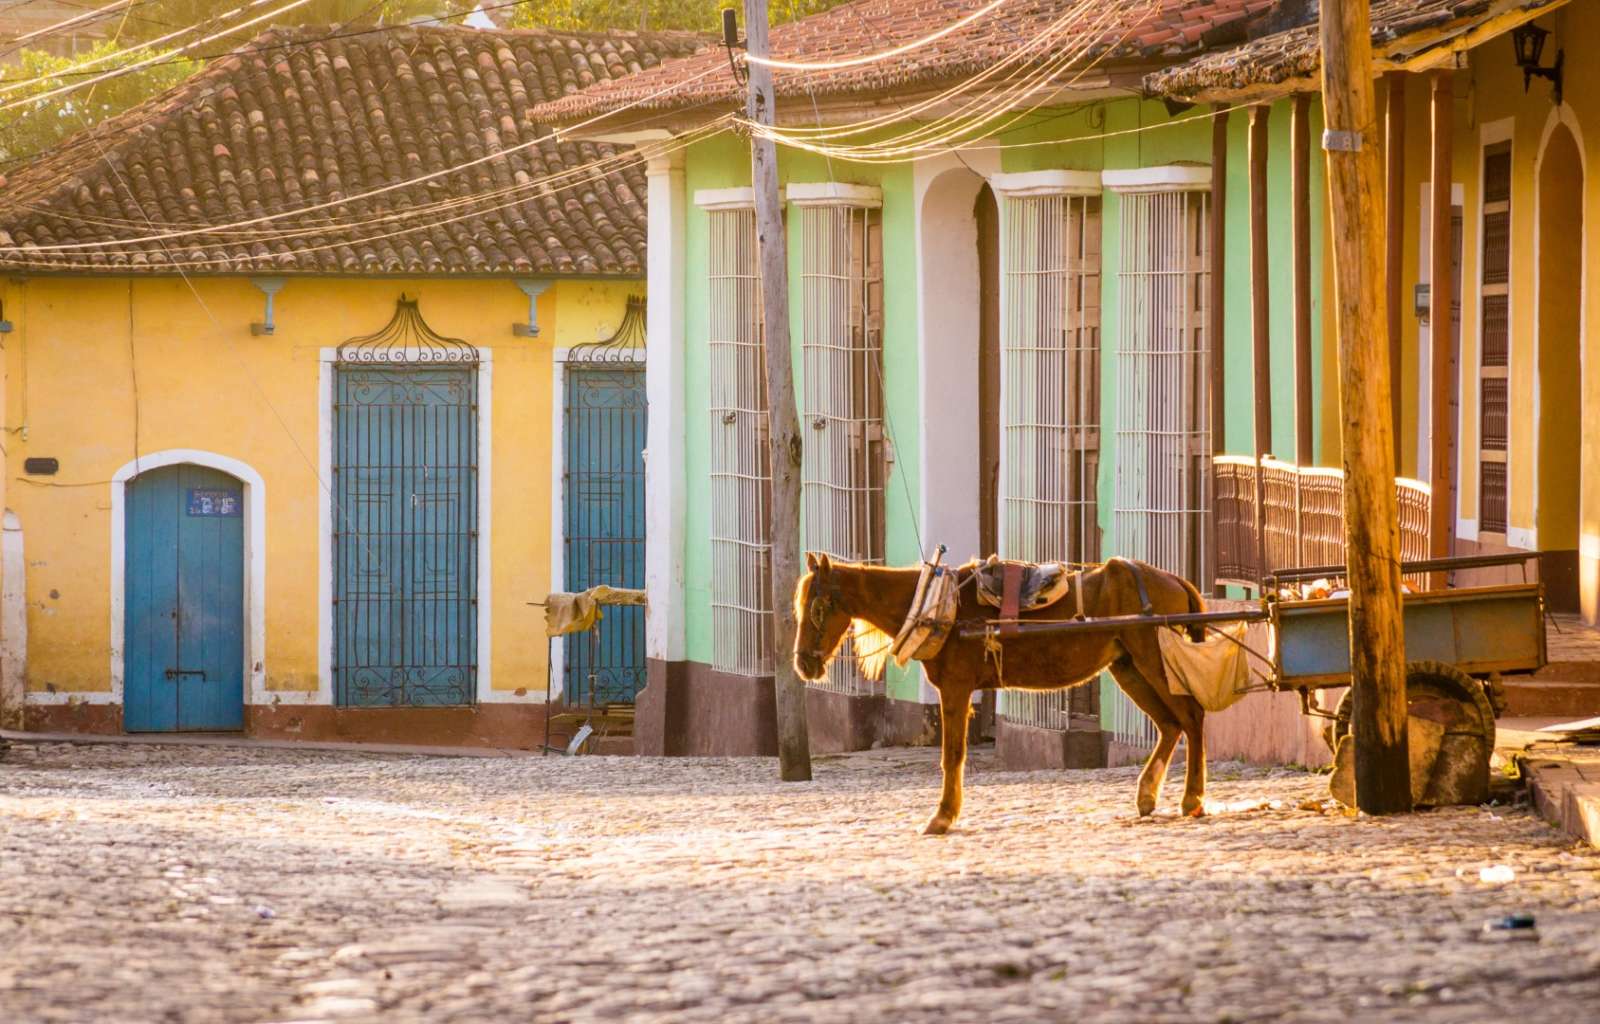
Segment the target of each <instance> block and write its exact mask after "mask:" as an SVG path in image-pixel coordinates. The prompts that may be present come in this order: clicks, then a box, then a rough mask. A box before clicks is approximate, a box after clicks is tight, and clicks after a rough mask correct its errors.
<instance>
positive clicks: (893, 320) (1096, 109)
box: [685, 99, 1337, 698]
mask: <svg viewBox="0 0 1600 1024" xmlns="http://www.w3.org/2000/svg"><path fill="white" fill-rule="evenodd" d="M1289 118H1290V115H1289V104H1288V102H1287V101H1285V102H1280V103H1278V104H1275V105H1274V106H1273V108H1272V110H1271V113H1270V115H1269V146H1270V148H1269V154H1268V167H1269V175H1268V189H1269V203H1270V214H1269V236H1270V239H1269V244H1270V246H1271V252H1270V259H1269V265H1270V267H1271V275H1272V276H1271V301H1270V308H1271V320H1272V399H1273V437H1272V445H1271V448H1272V451H1273V452H1274V453H1275V454H1278V455H1280V456H1281V457H1284V458H1292V457H1293V455H1294V363H1293V338H1292V333H1291V332H1292V312H1293V311H1292V308H1291V305H1290V301H1291V295H1290V289H1291V285H1292V282H1291V274H1292V268H1293V264H1292V261H1291V259H1290V256H1291V252H1290V248H1289V246H1290V203H1289V200H1290V181H1289ZM1321 130H1322V123H1321V108H1320V104H1318V103H1317V102H1315V101H1313V104H1312V123H1311V135H1312V138H1313V140H1315V139H1316V138H1318V137H1319V136H1320V134H1321ZM1247 136H1248V118H1247V115H1246V113H1245V112H1244V111H1242V110H1240V111H1235V112H1234V113H1233V114H1232V115H1231V116H1230V118H1229V125H1228V140H1229V146H1228V149H1229V152H1228V179H1227V210H1226V217H1227V225H1226V228H1227V245H1226V251H1225V253H1224V254H1223V260H1222V264H1221V266H1220V268H1218V269H1220V272H1221V273H1223V274H1224V277H1225V287H1224V293H1225V296H1226V302H1227V310H1228V315H1227V317H1226V325H1227V326H1226V331H1225V334H1224V338H1223V351H1224V373H1225V381H1226V382H1225V387H1224V390H1225V394H1224V396H1223V397H1222V399H1221V400H1222V401H1223V403H1224V406H1225V412H1224V421H1225V430H1224V436H1223V437H1222V438H1221V439H1219V443H1218V444H1217V449H1218V450H1219V451H1226V452H1235V453H1249V452H1250V451H1252V450H1253V439H1252V426H1251V423H1252V407H1253V385H1252V380H1253V372H1252V366H1251V324H1250V249H1249V239H1250V230H1249V229H1250V224H1249V191H1248V190H1249V180H1248V169H1249V153H1248V145H1247V141H1248V140H1247ZM995 143H996V144H998V145H999V146H1001V147H1002V149H1001V151H1000V152H1001V158H1000V159H1001V166H1002V168H1003V169H1004V170H1006V171H1029V170H1043V169H1051V168H1068V169H1074V170H1100V169H1123V168H1136V167H1146V166H1156V165H1161V164H1170V163H1182V162H1189V163H1206V164H1208V163H1210V161H1211V121H1210V119H1209V118H1207V117H1204V116H1197V112H1196V111H1189V112H1185V113H1183V114H1179V115H1178V116H1177V117H1176V118H1172V117H1170V116H1169V115H1168V114H1167V112H1166V109H1165V107H1164V106H1163V105H1162V104H1160V103H1157V102H1142V101H1137V100H1131V99H1130V100H1118V101H1114V102H1109V103H1095V104H1087V105H1083V106H1076V107H1071V108H1054V109H1047V110H1042V111H1038V112H1034V113H1031V114H1028V115H1026V116H1024V117H1023V118H1021V119H1019V121H1018V122H1016V123H1015V124H1013V125H1012V126H1010V127H1009V128H1008V130H1007V131H1006V132H1004V133H1003V134H1001V135H999V136H997V137H996V139H995ZM779 178H780V182H781V183H782V184H785V185H786V184H787V183H788V182H790V181H812V182H817V181H830V180H832V181H840V182H852V183H857V184H868V185H877V186H879V187H880V188H881V189H882V190H883V231H884V253H885V270H884V273H885V279H884V305H885V312H886V316H885V325H884V326H885V330H884V379H885V383H886V386H887V392H888V394H887V396H886V397H887V409H888V416H889V424H888V427H889V430H890V432H891V435H892V437H893V440H894V447H895V455H896V458H895V463H894V466H893V468H892V471H891V474H890V477H889V481H888V491H887V494H886V500H885V504H886V508H887V537H888V554H889V558H890V560H891V562H895V563H900V564H905V563H909V562H911V561H914V560H915V559H916V558H917V557H918V553H919V545H918V539H917V537H916V528H915V523H914V519H913V515H914V513H913V511H912V510H913V509H914V508H915V507H916V506H917V505H918V503H919V500H920V499H919V497H918V495H920V493H921V481H920V479H919V478H918V473H919V469H918V467H919V465H920V451H919V435H920V429H919V428H920V424H921V418H922V415H923V410H921V409H919V408H918V387H917V375H918V365H917V363H918V354H917V317H918V301H917V291H916V287H917V283H916V255H917V248H916V235H915V209H914V205H915V203H914V200H915V192H914V187H913V173H912V167H911V165H910V164H896V165H862V164H854V163H850V162H847V161H840V160H833V161H831V162H830V161H828V160H825V159H824V158H822V157H819V156H816V155H813V154H807V153H796V152H792V151H781V152H780V158H779ZM749 183H750V171H749V150H748V148H747V145H746V143H745V142H744V140H742V139H740V138H737V137H734V136H731V135H721V136H717V137H715V138H712V139H710V140H708V141H704V142H700V143H697V144H695V145H694V146H691V147H690V148H689V149H688V150H687V151H686V154H685V184H686V186H687V189H688V192H689V217H688V225H687V256H688V268H689V269H688V274H687V275H686V288H687V290H688V294H687V296H686V301H685V310H686V325H685V326H686V331H685V337H686V339H687V344H688V352H687V354H686V370H687V372H686V381H687V384H686V387H687V389H688V393H687V395H686V400H687V408H688V409H689V414H688V423H687V428H688V439H687V446H686V450H687V464H686V467H685V471H686V472H687V473H688V479H689V481H690V482H691V487H690V498H689V502H688V519H687V524H686V528H687V536H688V553H687V554H688V557H687V566H686V590H687V599H688V602H689V607H688V609H687V624H688V656H689V658H690V659H691V660H695V661H709V660H710V658H711V649H712V645H711V608H710V601H711V551H710V541H709V536H710V516H709V509H708V507H707V493H708V488H707V487H706V486H704V482H705V481H706V480H707V479H708V474H709V472H710V439H709V430H708V426H709V424H708V421H707V418H706V417H707V414H706V412H705V409H706V408H707V406H708V404H709V395H708V386H707V382H708V377H709V359H708V353H707V349H706V332H707V312H708V311H707V302H708V290H707V285H706V280H705V275H704V268H705V266H706V256H707V252H706V246H707V223H708V222H707V216H706V214H705V213H704V212H703V211H701V210H699V209H698V208H696V207H695V206H694V193H695V192H696V191H697V190H699V189H711V188H731V187H737V186H744V185H748V184H749ZM1325 194H1326V186H1325V183H1324V178H1323V165H1322V161H1321V160H1320V159H1318V158H1316V156H1315V155H1314V157H1313V160H1312V173H1311V195H1312V196H1313V201H1312V217H1311V222H1312V238H1311V260H1312V267H1311V281H1312V315H1311V324H1312V350H1313V352H1314V353H1317V356H1316V357H1314V358H1313V361H1312V362H1313V365H1312V376H1313V382H1312V384H1313V387H1312V390H1313V396H1314V400H1313V430H1314V444H1315V450H1318V451H1322V450H1325V445H1324V439H1323V438H1322V431H1323V429H1324V425H1323V423H1322V419H1323V416H1322V408H1323V402H1322V401H1321V396H1322V393H1323V386H1324V381H1323V379H1322V378H1323V369H1324V360H1323V359H1322V358H1321V352H1322V339H1321V333H1322V326H1323V319H1324V318H1323V305H1324V297H1323V294H1322V282H1323V280H1324V276H1323V253H1324V240H1323V231H1324V220H1325V214H1324V211H1325V209H1326V206H1325V203H1324V202H1323V201H1322V200H1321V197H1322V196H1324V195H1325ZM1103 211H1104V212H1103V218H1104V219H1103V238H1104V243H1103V251H1104V268H1105V273H1104V275H1103V277H1102V281H1103V290H1102V297H1101V298H1102V327H1101V339H1102V344H1103V346H1104V347H1105V351H1106V353H1107V358H1106V359H1105V360H1103V363H1102V365H1103V373H1104V378H1103V381H1102V383H1103V387H1102V391H1101V394H1102V403H1103V408H1102V428H1103V436H1104V437H1105V438H1106V439H1107V442H1108V443H1107V454H1108V456H1110V455H1113V454H1114V439H1115V436H1116V416H1117V409H1116V397H1117V390H1116V361H1115V359H1114V358H1113V356H1114V353H1115V351H1116V347H1117V344H1118V329H1119V324H1118V320H1117V317H1118V310H1119V297H1120V296H1119V290H1118V282H1117V275H1116V269H1117V267H1118V265H1119V259H1120V252H1121V248H1120V220H1119V212H1120V210H1119V203H1118V200H1117V196H1116V195H1115V194H1114V193H1111V192H1107V193H1106V194H1105V200H1104V206H1103ZM798 268H799V252H798V249H797V248H791V250H790V275H791V282H794V281H797V279H798ZM791 308H792V310H793V313H792V314H791V316H792V319H791V328H792V330H793V332H794V338H795V350H794V355H795V362H796V373H797V375H798V372H799V342H798V339H799V323H798V309H799V306H798V303H795V304H793V305H792V306H791ZM1329 426H1330V428H1332V429H1336V428H1337V425H1336V424H1330V425H1329ZM1114 481H1115V460H1114V457H1107V458H1104V459H1103V460H1102V462H1101V479H1100V492H1101V501H1100V515H1101V520H1102V521H1101V526H1102V529H1103V530H1104V531H1105V540H1106V551H1107V552H1108V553H1114V552H1115V551H1116V539H1115V533H1114V523H1113V507H1114V503H1113V498H1114V491H1115V486H1114ZM924 540H925V541H926V542H927V543H928V544H933V543H936V542H937V541H938V538H934V537H929V538H924ZM915 678H916V677H915V675H914V674H913V673H910V672H895V671H894V670H893V669H891V677H890V680H889V687H888V688H889V692H890V694H891V695H894V696H898V697H904V698H914V697H915V695H916V685H915Z"/></svg>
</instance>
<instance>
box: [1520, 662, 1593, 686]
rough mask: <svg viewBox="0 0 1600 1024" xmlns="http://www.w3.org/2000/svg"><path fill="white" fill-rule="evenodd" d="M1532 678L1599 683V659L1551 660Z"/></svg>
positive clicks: (1563, 681)
mask: <svg viewBox="0 0 1600 1024" xmlns="http://www.w3.org/2000/svg"><path fill="white" fill-rule="evenodd" d="M1532 678H1534V679H1549V680H1553V681H1555V682H1561V683H1600V661H1552V662H1550V663H1549V664H1548V665H1546V666H1545V667H1544V668H1541V669H1540V670H1539V671H1537V672H1535V673H1534V674H1533V677H1532Z"/></svg>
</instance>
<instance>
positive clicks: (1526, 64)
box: [1511, 21, 1567, 107]
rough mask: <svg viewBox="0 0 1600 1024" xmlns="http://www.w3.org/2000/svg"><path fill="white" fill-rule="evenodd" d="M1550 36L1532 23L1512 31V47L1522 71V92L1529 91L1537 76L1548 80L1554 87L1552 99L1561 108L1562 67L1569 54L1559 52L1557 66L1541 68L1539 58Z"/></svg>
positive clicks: (1551, 92)
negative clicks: (1546, 39)
mask: <svg viewBox="0 0 1600 1024" xmlns="http://www.w3.org/2000/svg"><path fill="white" fill-rule="evenodd" d="M1549 35H1550V33H1549V31H1547V30H1546V29H1542V28H1540V27H1539V26H1538V25H1535V24H1534V23H1533V22H1531V21H1530V22H1527V23H1526V24H1523V25H1518V26H1517V27H1516V28H1514V29H1512V30H1511V45H1512V47H1513V48H1514V49H1515V50H1516V54H1517V67H1519V68H1521V69H1522V91H1523V92H1527V91H1528V86H1529V84H1530V83H1532V82H1533V78H1534V76H1535V75H1537V76H1539V77H1540V78H1548V79H1550V83H1551V86H1552V88H1551V90H1550V99H1551V101H1552V102H1554V103H1555V105H1556V106H1558V107H1559V106H1561V66H1562V65H1563V64H1565V63H1566V58H1567V53H1566V51H1565V50H1557V51H1556V62H1555V65H1554V66H1553V67H1548V68H1542V67H1540V66H1539V58H1540V57H1541V56H1542V55H1543V54H1544V41H1545V38H1546V37H1547V36H1549Z"/></svg>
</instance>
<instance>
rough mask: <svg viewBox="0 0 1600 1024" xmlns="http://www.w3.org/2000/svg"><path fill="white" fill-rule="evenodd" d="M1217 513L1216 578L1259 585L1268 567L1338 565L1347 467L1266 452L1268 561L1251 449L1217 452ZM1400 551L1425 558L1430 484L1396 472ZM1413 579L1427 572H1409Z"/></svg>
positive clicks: (1271, 569)
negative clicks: (1248, 452) (1292, 459)
mask: <svg viewBox="0 0 1600 1024" xmlns="http://www.w3.org/2000/svg"><path fill="white" fill-rule="evenodd" d="M1212 461H1213V463H1214V466H1215V470H1216V481H1215V491H1214V493H1215V514H1216V517H1217V519H1216V521H1217V563H1216V564H1217V583H1218V584H1235V585H1238V586H1247V587H1254V586H1256V585H1257V584H1258V583H1259V582H1260V581H1261V578H1262V577H1263V576H1265V575H1266V574H1267V573H1269V572H1275V571H1278V570H1282V569H1298V568H1300V567H1301V566H1311V565H1340V564H1343V562H1344V560H1345V558H1344V471H1343V470H1340V469H1333V468H1330V467H1326V466H1296V465H1295V464H1294V463H1291V462H1280V461H1278V460H1277V459H1274V458H1271V457H1270V456H1269V457H1267V458H1264V459H1262V460H1261V491H1262V496H1263V502H1262V504H1263V508H1264V510H1265V515H1264V516H1263V517H1262V520H1263V523H1262V525H1263V530H1264V533H1265V541H1266V543H1265V545H1264V548H1265V556H1266V565H1265V566H1263V565H1262V564H1261V561H1262V553H1263V545H1262V544H1261V543H1260V542H1258V540H1257V538H1256V460H1255V459H1254V458H1252V457H1250V456H1248V455H1218V456H1216V457H1215V459H1213V460H1212ZM1394 483H1395V495H1396V497H1397V498H1398V501H1399V514H1400V557H1401V558H1402V559H1405V560H1406V561H1414V560H1418V559H1424V558H1427V557H1428V555H1429V550H1428V508H1429V504H1430V502H1431V500H1432V499H1431V494H1430V492H1429V490H1428V485H1427V484H1425V483H1422V482H1421V481H1418V480H1407V479H1404V478H1397V479H1396V480H1395V482H1394ZM1407 579H1408V582H1410V583H1411V585H1412V586H1414V587H1419V588H1420V587H1422V586H1425V585H1426V584H1425V577H1421V576H1419V577H1417V578H1416V579H1411V578H1410V577H1408V578H1407Z"/></svg>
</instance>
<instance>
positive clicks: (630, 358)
mask: <svg viewBox="0 0 1600 1024" xmlns="http://www.w3.org/2000/svg"><path fill="white" fill-rule="evenodd" d="M644 342H645V300H644V297H643V296H642V295H630V296H628V306H627V309H626V310H625V311H624V312H623V314H622V322H621V323H620V324H618V325H617V329H616V331H615V333H613V334H612V335H611V337H609V338H607V339H605V340H604V341H590V342H585V343H584V344H582V345H574V346H572V347H571V348H570V349H568V350H567V354H566V356H565V358H564V360H563V361H564V362H568V363H635V362H642V361H643V359H644Z"/></svg>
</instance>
